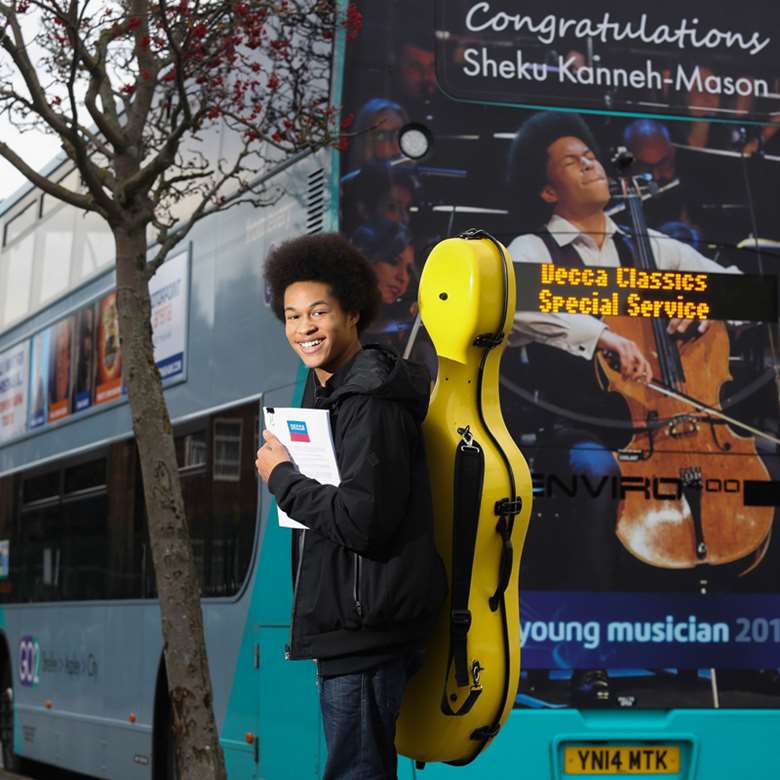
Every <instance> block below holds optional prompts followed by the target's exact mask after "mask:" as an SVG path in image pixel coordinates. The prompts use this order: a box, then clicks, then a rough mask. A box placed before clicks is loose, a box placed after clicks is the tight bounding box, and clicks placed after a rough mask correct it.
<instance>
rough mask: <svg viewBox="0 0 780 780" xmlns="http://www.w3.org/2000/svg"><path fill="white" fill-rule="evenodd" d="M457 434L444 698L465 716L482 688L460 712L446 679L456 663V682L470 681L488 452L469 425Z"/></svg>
mask: <svg viewBox="0 0 780 780" xmlns="http://www.w3.org/2000/svg"><path fill="white" fill-rule="evenodd" d="M458 433H460V434H461V437H462V438H461V440H460V441H459V442H458V446H457V450H456V452H455V469H454V480H453V505H452V508H453V511H452V515H453V517H452V598H451V602H450V603H451V606H450V662H449V664H448V665H447V675H446V677H445V681H444V696H443V699H442V711H443V712H444V713H445V714H446V715H465V713H466V712H468V710H469V709H471V707H472V706H473V704H474V701H476V698H477V697H478V696H479V694H480V693H481V690H482V689H481V688H480V687H479V686H478V684H477V681H475V683H474V685H473V687H472V691H471V693H470V694H469V697H468V699H467V700H466V702H464V704H463V706H462V707H461V708H460V709H459V710H458V711H457V712H455V711H453V710H452V708H451V707H450V705H449V700H448V696H447V682H448V680H449V672H450V669H451V668H452V666H453V664H454V666H455V682H456V683H457V685H458V686H459V687H464V686H466V685H468V684H469V661H468V632H469V628H471V612H470V611H469V593H470V591H471V574H472V569H473V565H474V551H475V548H476V544H477V527H478V525H479V508H480V504H481V502H482V486H483V482H484V478H485V455H484V453H483V451H482V447H480V445H479V444H478V443H477V442H476V441H475V440H474V438H473V437H472V436H471V433H470V431H469V429H468V427H466V428H459V429H458ZM477 677H478V675H477ZM469 700H471V701H469Z"/></svg>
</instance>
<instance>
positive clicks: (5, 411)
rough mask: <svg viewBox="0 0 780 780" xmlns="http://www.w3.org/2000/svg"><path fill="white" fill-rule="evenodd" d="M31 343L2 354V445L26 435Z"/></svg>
mask: <svg viewBox="0 0 780 780" xmlns="http://www.w3.org/2000/svg"><path fill="white" fill-rule="evenodd" d="M29 354H30V343H29V342H28V341H25V342H23V343H21V344H18V345H17V346H15V347H12V348H11V349H8V350H6V351H5V352H3V353H0V444H2V443H3V442H5V441H8V439H12V438H14V437H15V436H19V435H20V434H22V433H24V430H25V425H26V422H27V372H28V366H29Z"/></svg>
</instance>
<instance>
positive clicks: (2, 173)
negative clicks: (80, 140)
mask: <svg viewBox="0 0 780 780" xmlns="http://www.w3.org/2000/svg"><path fill="white" fill-rule="evenodd" d="M0 139H2V141H4V142H5V143H7V144H8V145H9V146H10V147H11V148H12V149H13V150H14V151H15V152H16V153H17V154H18V155H19V156H20V157H22V158H23V159H24V160H25V161H26V162H27V163H28V164H29V165H30V166H31V167H32V168H34V169H35V170H40V169H41V168H44V167H45V166H46V165H47V164H48V163H49V162H50V161H51V160H52V159H53V158H54V157H56V156H57V154H58V153H59V152H60V143H59V141H58V140H57V139H56V138H54V137H53V136H48V135H44V134H43V133H36V132H32V131H31V132H29V133H19V132H18V131H17V130H16V128H15V127H13V126H12V125H10V124H9V123H8V122H7V121H6V119H5V118H4V117H3V118H2V119H0ZM26 181H27V180H26V179H25V178H24V176H22V174H21V173H19V171H17V170H16V168H14V167H13V165H11V163H9V162H7V161H6V160H5V159H4V158H2V157H0V201H4V200H5V199H6V198H8V197H9V196H11V195H13V193H14V192H16V190H17V189H18V188H19V187H21V186H22V185H23V184H25V183H26Z"/></svg>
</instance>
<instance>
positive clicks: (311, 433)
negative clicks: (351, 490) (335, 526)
mask: <svg viewBox="0 0 780 780" xmlns="http://www.w3.org/2000/svg"><path fill="white" fill-rule="evenodd" d="M263 417H264V418H265V427H266V428H267V429H268V430H269V431H271V433H273V434H274V436H276V438H277V439H279V441H280V442H282V444H284V446H285V447H287V449H288V450H289V452H290V457H291V458H292V460H293V463H295V465H296V466H297V467H298V471H300V472H301V474H304V475H305V476H307V477H311V478H312V479H316V480H317V482H319V483H321V484H323V485H338V484H339V483H340V482H341V479H340V478H339V468H338V465H337V464H336V450H335V448H334V446H333V433H332V431H331V429H330V413H329V412H328V410H327V409H291V408H289V407H280V406H274V407H270V406H266V407H263ZM277 512H278V514H279V525H280V526H282V528H306V526H305V525H303V524H302V523H299V522H297V521H296V520H293V519H292V518H291V517H290V516H289V515H287V514H285V513H284V512H283V511H282V510H281V509H279V508H278V507H277Z"/></svg>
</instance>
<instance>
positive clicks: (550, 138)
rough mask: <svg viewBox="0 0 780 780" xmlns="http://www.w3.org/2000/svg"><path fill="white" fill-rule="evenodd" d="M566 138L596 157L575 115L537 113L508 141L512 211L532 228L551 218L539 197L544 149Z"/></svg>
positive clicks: (544, 169) (593, 143)
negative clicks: (579, 143) (579, 142)
mask: <svg viewBox="0 0 780 780" xmlns="http://www.w3.org/2000/svg"><path fill="white" fill-rule="evenodd" d="M567 136H573V137H574V138H579V139H580V141H582V142H583V143H584V144H585V145H586V146H587V147H588V148H589V149H591V150H592V151H593V152H594V153H595V154H596V156H597V157H598V156H599V150H598V145H597V144H596V140H595V138H594V137H593V134H592V133H591V131H590V129H589V128H588V126H587V125H586V124H585V122H584V121H583V120H582V117H580V115H579V114H571V113H565V112H560V111H540V112H539V113H538V114H534V115H533V116H532V117H531V118H530V119H528V120H527V121H526V122H524V123H523V124H522V125H521V126H520V129H519V130H518V131H517V135H516V136H515V138H514V140H513V141H512V147H511V149H510V151H509V163H508V166H507V184H508V185H509V189H510V191H511V193H512V196H513V198H514V203H513V210H514V211H515V212H516V213H517V215H518V216H519V217H520V218H521V219H522V222H523V224H524V225H526V226H528V227H530V228H532V229H537V228H539V227H541V226H542V225H543V224H544V223H545V222H547V220H548V219H549V218H550V216H551V215H552V211H553V206H552V205H550V204H548V203H545V202H544V201H543V200H542V198H541V191H542V190H543V189H544V186H545V184H547V150H548V149H549V148H550V146H551V145H552V144H554V143H555V142H556V141H557V140H558V139H559V138H565V137H567Z"/></svg>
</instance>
